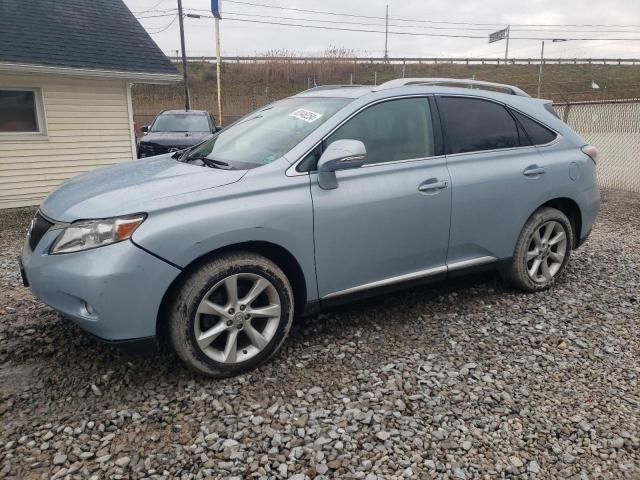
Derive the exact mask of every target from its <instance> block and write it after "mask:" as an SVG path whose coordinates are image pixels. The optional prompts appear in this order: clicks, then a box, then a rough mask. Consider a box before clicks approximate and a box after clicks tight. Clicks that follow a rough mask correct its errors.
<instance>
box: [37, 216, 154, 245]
mask: <svg viewBox="0 0 640 480" xmlns="http://www.w3.org/2000/svg"><path fill="white" fill-rule="evenodd" d="M145 218H146V215H145V214H138V215H132V216H127V217H120V218H106V219H103V220H80V221H78V222H74V223H72V224H70V225H69V226H68V227H66V228H65V229H64V230H63V231H62V233H60V235H58V238H57V239H56V241H55V242H54V243H53V246H52V247H51V251H50V252H49V253H51V254H57V253H70V252H78V251H80V250H88V249H90V248H97V247H103V246H105V245H111V244H112V243H116V242H121V241H122V240H126V239H128V238H131V235H133V232H135V230H136V228H138V227H139V226H140V224H141V223H142V222H144V219H145Z"/></svg>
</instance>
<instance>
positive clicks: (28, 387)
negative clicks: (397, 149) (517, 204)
mask: <svg viewBox="0 0 640 480" xmlns="http://www.w3.org/2000/svg"><path fill="white" fill-rule="evenodd" d="M603 200H604V203H603V210H602V212H601V215H600V218H599V220H598V223H597V226H596V229H595V231H594V233H593V235H592V237H591V239H590V240H589V242H588V243H587V244H586V245H585V247H583V248H582V249H580V250H579V251H578V252H577V253H575V255H574V257H573V258H572V261H571V262H570V265H569V268H568V271H567V272H566V274H565V276H564V277H563V278H562V280H561V281H560V282H559V284H558V285H557V286H556V287H555V288H553V289H552V290H551V291H550V292H547V293H539V294H531V295H525V294H521V293H517V292H514V291H511V290H508V289H505V288H504V287H503V286H502V285H501V284H500V282H499V281H498V279H497V276H496V275H495V274H484V275H481V276H472V277H467V278H464V279H459V280H456V281H450V282H446V283H444V284H440V285H437V286H432V287H430V288H419V289H413V290H410V291H407V292H404V293H401V294H397V295H394V296H387V297H382V298H379V299H377V300H372V301H369V302H366V303H359V304H356V305H352V306H350V307H348V308H343V309H340V310H336V311H333V312H330V313H326V314H322V315H319V316H316V317H313V318H310V319H306V320H299V321H297V322H296V324H295V325H294V327H293V329H292V334H291V337H290V339H289V340H288V341H287V342H286V344H285V346H284V348H283V350H282V352H281V353H280V354H279V355H278V356H277V357H276V358H275V359H274V360H273V361H272V362H271V363H269V364H268V365H266V366H264V367H262V368H260V369H259V370H257V371H254V372H252V373H250V374H246V375H244V376H241V377H238V378H233V379H227V380H224V381H211V380H207V379H204V378H202V377H199V376H197V375H196V374H194V373H191V372H190V371H188V370H186V369H185V368H183V367H182V366H181V365H180V363H179V362H178V360H177V358H176V357H175V356H173V355H171V354H163V355H158V356H152V357H139V356H127V355H125V354H123V353H121V352H119V351H118V350H116V349H114V348H110V347H106V346H103V345H101V344H98V343H97V342H95V341H93V340H91V339H89V338H87V337H86V336H84V335H83V334H82V333H81V332H80V330H79V329H78V328H76V327H75V326H74V325H73V324H71V323H70V322H68V321H66V320H64V319H62V318H61V317H60V316H59V315H57V314H56V313H54V312H53V311H52V310H51V309H49V308H48V307H46V306H44V305H41V304H40V303H38V302H37V301H36V300H35V299H34V298H33V297H32V296H31V294H30V293H29V291H28V290H26V289H24V288H22V287H21V286H20V279H19V274H18V271H17V268H18V266H17V261H16V257H17V254H18V252H19V249H20V246H21V244H22V241H23V236H24V233H25V230H26V227H27V225H28V221H29V218H30V216H31V214H32V211H24V210H23V211H13V212H9V213H6V212H5V213H3V214H2V215H1V216H0V227H1V231H0V291H1V296H0V320H1V322H0V477H4V478H63V477H64V478H88V477H91V478H96V479H97V478H116V479H117V478H143V477H147V478H225V479H229V478H293V479H296V480H302V479H304V478H307V477H308V478H320V479H321V478H362V479H367V480H371V479H374V478H385V479H386V478H391V479H393V478H434V477H439V478H455V479H470V478H495V477H522V478H636V479H637V478H640V438H639V437H640V418H639V417H640V388H639V382H638V377H639V375H640V341H639V340H640V337H639V333H638V326H639V324H640V303H639V302H640V267H639V266H640V246H639V243H640V242H639V240H640V195H637V194H628V193H622V192H605V193H604V198H603Z"/></svg>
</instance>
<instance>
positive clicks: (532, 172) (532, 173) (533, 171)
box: [522, 165, 546, 177]
mask: <svg viewBox="0 0 640 480" xmlns="http://www.w3.org/2000/svg"><path fill="white" fill-rule="evenodd" d="M522 173H523V174H524V175H525V176H527V177H537V176H539V175H543V174H544V173H546V170H545V169H544V167H539V166H538V165H531V166H529V167H527V168H525V169H524V172H522Z"/></svg>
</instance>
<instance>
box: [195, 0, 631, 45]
mask: <svg viewBox="0 0 640 480" xmlns="http://www.w3.org/2000/svg"><path fill="white" fill-rule="evenodd" d="M227 1H230V0H227ZM202 17H203V18H213V17H212V16H210V15H208V16H207V15H202ZM226 20H227V21H229V22H245V23H259V24H266V25H281V26H285V27H304V28H314V29H319V30H333V31H343V32H359V33H379V34H383V33H385V32H384V30H367V29H363V28H343V27H329V26H325V25H305V24H301V23H286V22H276V21H268V20H249V19H241V18H227V19H226ZM303 21H308V22H314V21H315V22H318V21H317V20H303ZM389 34H391V35H407V36H416V37H447V38H475V39H483V40H486V38H487V37H486V35H460V34H446V33H418V32H404V31H403V32H401V31H397V30H396V31H393V30H389ZM552 39H553V37H511V40H536V41H541V40H552ZM564 40H567V41H611V42H615V41H628V42H636V41H640V38H630V37H625V38H593V37H592V38H565V39H564Z"/></svg>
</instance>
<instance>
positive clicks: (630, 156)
mask: <svg viewBox="0 0 640 480" xmlns="http://www.w3.org/2000/svg"><path fill="white" fill-rule="evenodd" d="M555 109H556V111H557V112H558V114H559V115H560V117H561V118H562V119H563V120H564V121H565V122H566V123H567V124H569V126H571V128H573V129H574V130H575V131H576V132H577V133H578V134H579V135H580V136H581V137H582V138H584V140H585V141H587V142H588V143H590V144H592V145H595V146H596V147H597V148H598V150H599V151H600V156H599V159H598V167H597V169H598V183H599V184H600V186H601V187H606V188H616V189H620V190H628V191H633V192H640V99H632V100H612V101H607V102H577V103H566V104H556V105H555Z"/></svg>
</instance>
